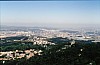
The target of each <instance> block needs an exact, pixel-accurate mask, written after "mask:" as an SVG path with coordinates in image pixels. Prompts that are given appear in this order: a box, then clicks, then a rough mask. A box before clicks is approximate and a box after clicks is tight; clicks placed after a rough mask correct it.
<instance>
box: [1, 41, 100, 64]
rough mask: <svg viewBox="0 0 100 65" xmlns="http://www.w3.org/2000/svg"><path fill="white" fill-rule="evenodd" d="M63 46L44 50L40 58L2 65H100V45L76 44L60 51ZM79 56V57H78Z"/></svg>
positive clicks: (8, 62) (7, 62)
mask: <svg viewBox="0 0 100 65" xmlns="http://www.w3.org/2000/svg"><path fill="white" fill-rule="evenodd" d="M65 46H66V44H58V45H55V46H52V48H50V49H46V50H45V51H44V53H43V55H41V56H38V55H36V56H34V57H31V58H30V59H25V58H22V59H16V60H10V61H6V63H5V64H3V65H100V43H92V44H84V43H83V44H81V43H80V44H79V43H78V44H77V43H76V44H74V45H72V46H71V47H66V49H62V48H63V47H65ZM48 47H50V46H48ZM80 49H83V51H80ZM79 54H81V55H80V56H79ZM0 65H2V61H0Z"/></svg>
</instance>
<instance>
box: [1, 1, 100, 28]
mask: <svg viewBox="0 0 100 65" xmlns="http://www.w3.org/2000/svg"><path fill="white" fill-rule="evenodd" d="M0 9H1V14H0V16H1V24H2V25H13V26H43V27H62V28H65V27H68V26H75V25H76V26H81V25H83V26H84V25H85V26H88V25H89V26H99V25H100V1H31V2H28V1H26V2H24V1H23V2H21V1H19V2H18V1H17V2H16V1H14V2H11V1H9V2H0Z"/></svg>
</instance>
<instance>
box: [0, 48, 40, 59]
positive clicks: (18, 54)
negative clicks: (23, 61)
mask: <svg viewBox="0 0 100 65" xmlns="http://www.w3.org/2000/svg"><path fill="white" fill-rule="evenodd" d="M41 52H42V50H35V49H30V50H24V51H22V50H16V51H6V52H0V60H11V59H13V60H14V59H16V58H17V59H18V58H23V57H26V58H27V59H29V58H30V57H32V56H34V55H42V54H41Z"/></svg>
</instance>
